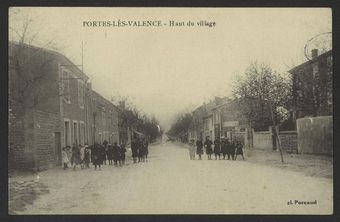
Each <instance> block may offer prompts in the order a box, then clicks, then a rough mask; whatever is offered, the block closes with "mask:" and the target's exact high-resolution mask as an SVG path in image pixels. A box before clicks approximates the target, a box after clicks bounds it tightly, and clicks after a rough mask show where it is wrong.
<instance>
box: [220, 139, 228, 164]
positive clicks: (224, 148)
mask: <svg viewBox="0 0 340 222" xmlns="http://www.w3.org/2000/svg"><path fill="white" fill-rule="evenodd" d="M221 152H222V155H223V159H224V160H225V156H226V155H227V141H226V139H225V138H224V137H222V139H221Z"/></svg>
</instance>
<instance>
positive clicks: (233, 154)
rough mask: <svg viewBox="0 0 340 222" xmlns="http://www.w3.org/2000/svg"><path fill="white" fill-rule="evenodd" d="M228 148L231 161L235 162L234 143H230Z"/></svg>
mask: <svg viewBox="0 0 340 222" xmlns="http://www.w3.org/2000/svg"><path fill="white" fill-rule="evenodd" d="M229 147H230V149H229V150H230V155H231V159H232V160H235V150H236V143H235V141H231V142H230V145H229Z"/></svg>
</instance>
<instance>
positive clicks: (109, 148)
mask: <svg viewBox="0 0 340 222" xmlns="http://www.w3.org/2000/svg"><path fill="white" fill-rule="evenodd" d="M106 155H107V159H108V161H109V165H113V164H112V160H113V146H112V144H109V145H108V146H107V152H106Z"/></svg>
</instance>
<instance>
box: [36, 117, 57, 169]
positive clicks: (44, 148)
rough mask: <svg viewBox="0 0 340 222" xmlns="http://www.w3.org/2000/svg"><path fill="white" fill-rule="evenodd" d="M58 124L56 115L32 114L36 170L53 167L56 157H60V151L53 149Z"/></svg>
mask: <svg viewBox="0 0 340 222" xmlns="http://www.w3.org/2000/svg"><path fill="white" fill-rule="evenodd" d="M58 122H59V115H58V114H55V113H48V112H43V111H35V112H34V141H35V149H36V161H37V163H36V164H37V167H38V169H47V168H51V167H53V166H55V165H56V164H57V163H56V160H57V155H61V150H56V149H55V138H54V136H55V132H59V131H60V130H59V128H58V125H59V124H58ZM59 152H60V153H59Z"/></svg>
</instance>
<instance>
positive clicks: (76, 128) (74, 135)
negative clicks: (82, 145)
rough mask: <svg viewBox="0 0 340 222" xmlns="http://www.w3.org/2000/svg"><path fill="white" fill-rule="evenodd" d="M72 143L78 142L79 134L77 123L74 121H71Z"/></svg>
mask: <svg viewBox="0 0 340 222" xmlns="http://www.w3.org/2000/svg"><path fill="white" fill-rule="evenodd" d="M72 139H73V140H72V143H73V144H78V142H79V134H78V123H77V122H76V121H73V138H72Z"/></svg>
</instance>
